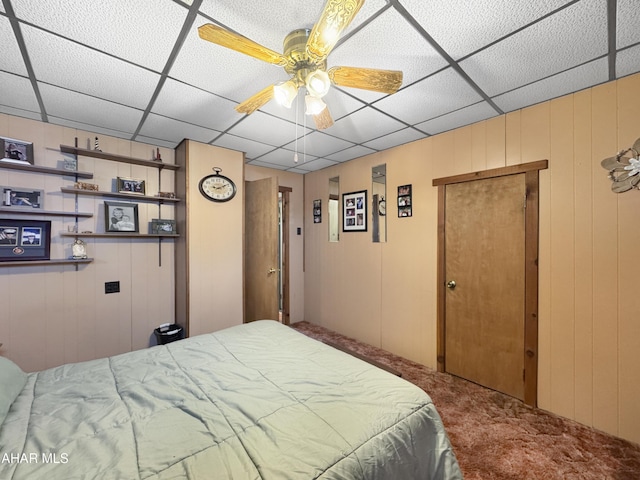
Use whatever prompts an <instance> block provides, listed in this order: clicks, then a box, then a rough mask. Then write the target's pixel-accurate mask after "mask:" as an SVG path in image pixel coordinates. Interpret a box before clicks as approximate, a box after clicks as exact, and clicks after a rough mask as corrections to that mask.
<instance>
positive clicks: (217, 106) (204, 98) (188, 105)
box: [151, 78, 239, 131]
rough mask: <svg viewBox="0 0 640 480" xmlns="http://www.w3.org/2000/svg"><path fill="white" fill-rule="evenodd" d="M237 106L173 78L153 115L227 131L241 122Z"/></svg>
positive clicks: (161, 91)
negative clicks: (234, 124) (235, 108)
mask: <svg viewBox="0 0 640 480" xmlns="http://www.w3.org/2000/svg"><path fill="white" fill-rule="evenodd" d="M235 105H236V104H235V103H234V102H232V101H230V100H226V99H224V98H221V97H219V96H217V95H214V94H212V93H209V92H206V91H204V90H201V89H199V88H196V87H192V86H190V85H186V84H184V83H181V82H178V81H176V80H173V79H171V78H169V79H167V80H166V82H165V83H164V85H163V86H162V89H161V90H160V94H159V95H158V98H157V99H156V101H155V103H154V104H153V107H152V110H151V111H152V112H153V113H159V114H160V115H164V116H166V117H171V118H175V119H176V120H182V121H185V122H188V123H193V124H196V125H200V126H202V127H206V128H212V129H214V130H220V131H223V130H225V129H227V128H228V127H230V126H231V125H232V124H233V123H234V122H237V121H238V119H239V118H238V113H237V112H236V111H235V110H234V107H235Z"/></svg>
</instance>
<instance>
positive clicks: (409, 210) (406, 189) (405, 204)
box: [398, 184, 413, 217]
mask: <svg viewBox="0 0 640 480" xmlns="http://www.w3.org/2000/svg"><path fill="white" fill-rule="evenodd" d="M412 215H413V205H412V202H411V185H410V184H409V185H400V186H399V187H398V217H411V216H412Z"/></svg>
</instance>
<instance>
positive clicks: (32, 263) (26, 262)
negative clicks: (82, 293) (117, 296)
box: [0, 258, 93, 267]
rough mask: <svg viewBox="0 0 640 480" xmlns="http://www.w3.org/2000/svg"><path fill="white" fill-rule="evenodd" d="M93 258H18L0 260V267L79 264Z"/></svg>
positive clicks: (90, 260)
mask: <svg viewBox="0 0 640 480" xmlns="http://www.w3.org/2000/svg"><path fill="white" fill-rule="evenodd" d="M91 262H93V258H81V259H74V258H59V259H54V260H17V261H11V262H0V267H32V266H36V265H76V266H77V265H78V264H81V263H91Z"/></svg>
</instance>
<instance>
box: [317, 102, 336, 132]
mask: <svg viewBox="0 0 640 480" xmlns="http://www.w3.org/2000/svg"><path fill="white" fill-rule="evenodd" d="M313 121H314V122H316V128H317V129H318V130H324V129H325V128H329V127H330V126H331V125H333V118H332V117H331V112H329V107H326V108H324V109H323V110H322V111H321V112H320V113H318V114H316V115H314V116H313Z"/></svg>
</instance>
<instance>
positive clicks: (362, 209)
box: [342, 190, 367, 232]
mask: <svg viewBox="0 0 640 480" xmlns="http://www.w3.org/2000/svg"><path fill="white" fill-rule="evenodd" d="M342 231H343V232H366V231H367V191H366V190H361V191H359V192H350V193H343V194H342Z"/></svg>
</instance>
